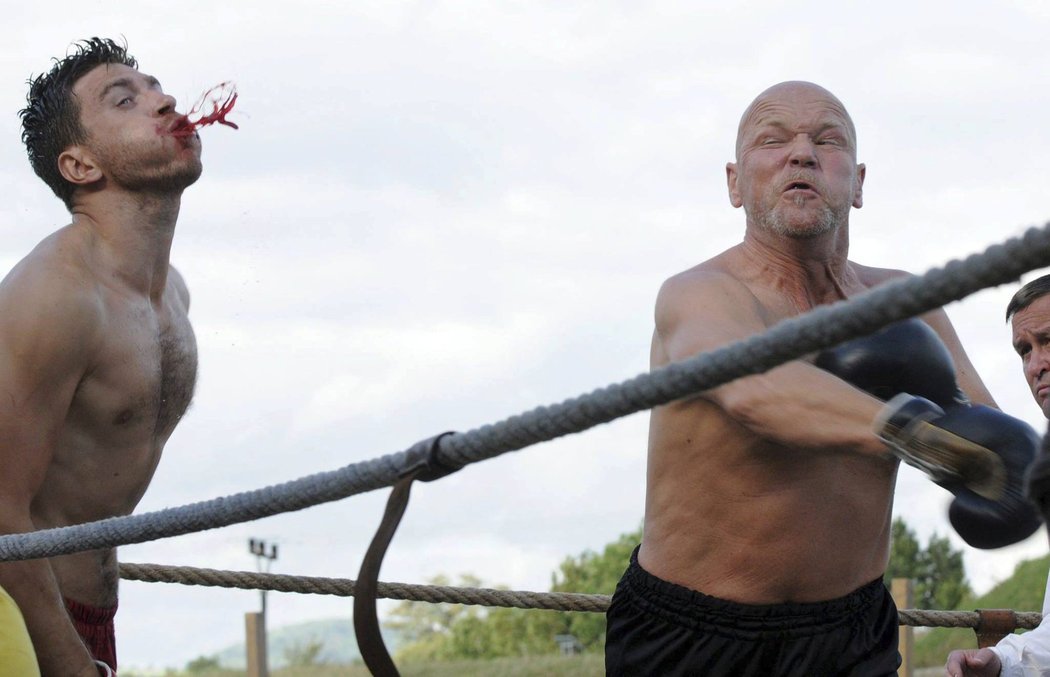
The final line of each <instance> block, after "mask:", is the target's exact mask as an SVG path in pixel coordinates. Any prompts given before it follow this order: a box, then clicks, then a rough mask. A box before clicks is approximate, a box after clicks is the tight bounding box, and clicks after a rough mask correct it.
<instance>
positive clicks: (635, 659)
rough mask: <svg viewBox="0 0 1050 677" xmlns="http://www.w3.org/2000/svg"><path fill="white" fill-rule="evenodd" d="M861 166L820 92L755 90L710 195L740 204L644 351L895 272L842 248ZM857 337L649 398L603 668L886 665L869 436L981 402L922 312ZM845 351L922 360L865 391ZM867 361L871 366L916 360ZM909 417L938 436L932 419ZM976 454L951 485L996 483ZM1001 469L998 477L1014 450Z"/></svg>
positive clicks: (892, 634)
mask: <svg viewBox="0 0 1050 677" xmlns="http://www.w3.org/2000/svg"><path fill="white" fill-rule="evenodd" d="M865 172H866V170H865V166H864V165H863V164H858V163H857V159H856V132H855V130H854V126H853V122H852V120H851V119H850V116H849V114H848V113H847V112H846V109H845V107H844V106H843V105H842V103H841V102H840V101H839V100H838V99H837V98H835V97H834V96H833V95H832V94H831V93H830V92H828V91H827V90H825V89H823V88H821V87H818V86H816V85H814V84H811V83H806V82H785V83H781V84H778V85H775V86H773V87H771V88H769V89H767V90H766V91H764V92H763V93H762V94H760V95H759V96H758V98H756V99H755V101H754V102H753V103H752V104H751V105H750V106H749V107H748V108H747V110H746V111H745V113H744V115H743V117H742V119H741V121H740V126H739V130H738V135H737V142H736V162H730V163H728V164H727V166H726V175H727V179H728V187H729V198H730V202H731V203H732V205H733V206H734V207H743V208H744V212H745V215H746V229H745V233H744V239H743V242H742V243H741V244H738V245H736V246H734V247H732V248H730V249H728V250H727V251H724V252H722V253H721V254H719V255H717V256H715V257H714V258H712V259H710V260H708V261H705V262H703V263H701V264H700V265H698V266H696V267H694V268H691V269H689V270H687V271H685V272H682V273H680V274H678V275H675V276H674V277H672V278H670V279H669V280H667V281H666V282H665V283H664V285H663V286H662V288H661V290H660V293H659V295H658V297H657V301H656V329H655V333H654V336H653V342H652V351H651V364H652V367H653V368H658V367H662V366H664V365H667V364H668V363H671V362H676V361H680V360H683V359H685V358H688V357H690V356H693V355H695V354H697V353H700V352H705V351H709V350H712V349H714V348H717V347H719V346H723V345H726V344H728V343H732V342H735V341H738V340H740V339H743V338H745V337H747V336H749V335H752V334H755V333H759V332H762V331H764V330H765V329H767V328H768V327H770V326H771V325H773V324H775V323H777V322H779V321H781V320H784V319H786V318H790V317H794V316H797V315H800V314H802V313H805V312H806V311H809V310H811V309H812V308H814V307H816V306H818V305H822V304H827V303H832V302H835V301H839V300H842V299H847V298H850V297H852V296H855V295H857V294H859V293H861V292H863V291H865V290H866V289H869V288H871V287H874V286H876V285H878V284H882V283H884V282H886V281H888V280H892V279H894V278H898V277H900V276H903V275H906V273H904V272H903V271H899V270H885V269H879V268H871V267H868V266H862V265H859V264H857V263H854V262H853V261H850V260H848V258H847V250H848V244H849V230H848V227H849V213H850V209H851V208H852V207H856V208H859V207H860V206H861V204H862V195H863V192H862V189H863V185H864V177H865ZM938 337H939V338H938ZM880 342H881V343H886V342H889V343H890V344H891V345H890V346H889V347H887V346H885V345H880ZM902 342H903V343H905V344H907V343H912V342H914V343H916V344H917V345H916V346H915V347H914V348H912V347H911V346H902V345H900V344H901V343H902ZM869 343H870V342H864V341H860V342H859V343H854V344H850V345H849V346H847V347H846V348H844V350H846V351H852V352H847V353H846V354H845V355H843V354H837V355H836V354H834V353H832V354H831V359H827V360H825V363H824V364H823V365H822V366H823V368H818V367H817V366H815V364H814V363H813V360H812V359H810V360H800V361H794V362H789V363H787V364H784V365H782V366H780V367H777V368H775V369H772V370H770V371H769V372H767V373H765V374H761V375H757V376H750V377H746V378H742V379H739V380H736V381H733V382H731V383H728V384H726V385H724V386H721V387H719V388H717V389H714V390H711V391H708V392H705V393H703V394H702V395H700V396H697V397H693V398H689V399H686V400H682V401H679V402H675V403H672V404H669V405H667V406H662V407H658V408H656V409H654V411H653V412H652V415H651V421H650V435H649V455H648V469H647V479H646V508H645V523H644V528H643V534H644V535H643V541H642V544H641V546H640V548H639V549H638V550H637V551H636V552H635V554H634V555H633V556H632V561H631V564H630V567H629V568H628V570H627V572H626V573H625V574H624V576H623V578H622V579H621V581H620V583H619V585H618V587H617V590H616V594H615V595H614V596H613V600H612V604H611V606H610V608H609V611H608V618H607V620H608V633H607V640H606V669H607V672H608V674H609V675H661V676H666V675H705V676H712V675H733V676H734V677H737V676H740V675H761V676H762V677H771V676H773V675H807V676H811V675H820V676H821V677H825V676H827V675H864V676H869V675H892V674H895V673H896V670H897V667H898V665H899V661H900V658H899V656H898V653H897V626H898V618H897V613H896V609H895V607H894V605H893V601H892V599H891V598H890V597H889V595H888V594H887V592H886V590H885V587H884V586H883V584H882V575H883V572H884V570H885V567H886V564H887V561H888V552H889V543H890V517H891V509H892V501H893V493H894V483H895V479H896V474H897V466H898V462H897V459H896V456H894V455H892V454H891V453H889V452H890V451H892V452H893V453H894V454H897V455H900V456H908V455H909V454H912V455H914V454H916V453H921V450H919V446H921V445H917V444H915V442H916V441H917V440H916V439H915V437H914V434H916V430H917V429H916V428H915V427H913V426H911V425H910V424H911V423H912V422H918V421H920V420H921V419H923V418H924V417H927V416H928V417H929V418H928V419H927V420H931V421H934V422H939V420H940V419H939V418H938V417H940V416H941V415H944V418H950V417H952V416H955V417H958V416H962V415H963V414H952V413H951V411H955V410H960V411H962V410H965V412H964V413H967V412H972V413H973V414H974V415H977V412H978V411H980V412H984V411H986V408H985V407H972V406H970V405H971V404H986V405H992V404H993V402H992V397H991V395H990V394H989V392H988V390H987V389H986V388H985V386H984V385H983V384H982V382H981V381H980V379H979V378H978V376H977V375H976V373H975V371H974V369H973V366H972V365H971V363H970V360H969V359H968V358H967V356H966V354H965V353H964V351H963V349H962V347H961V345H960V342H959V340H958V338H957V336H956V333H955V331H954V329H953V328H952V326H951V324H950V322H949V320H948V317H947V316H946V314H945V313H944V312H943V311H941V310H938V311H936V312H931V313H929V314H927V315H925V316H923V317H922V321H919V320H911V321H909V322H905V323H902V324H901V325H900V326H899V327H898V328H896V329H894V330H893V331H892V332H889V333H887V334H885V335H882V336H880V338H879V339H877V340H875V345H869ZM853 353H860V354H861V360H860V361H861V362H862V363H865V365H866V363H867V362H869V361H871V360H875V361H878V360H881V359H886V358H892V357H900V356H901V355H902V354H904V355H905V356H914V359H915V360H916V361H917V362H919V363H920V364H921V365H922V369H923V370H927V371H929V373H928V374H927V373H925V372H923V373H922V375H921V377H920V378H919V379H918V380H919V381H920V383H901V384H896V383H891V384H890V392H883V390H882V389H881V386H880V385H879V384H873V383H862V381H864V374H863V373H850V370H851V369H852V368H853V367H851V365H854V366H855V365H856V360H855V359H854V357H855V355H854V354H853ZM927 353H929V355H927ZM874 367H875V368H874V369H871V370H868V371H871V372H872V373H875V374H879V375H881V374H883V373H885V372H891V373H890V376H891V380H892V379H894V378H899V379H902V380H905V381H906V379H907V378H908V376H909V374H914V373H916V369H912V368H908V369H899V368H898V369H897V371H904V372H906V373H903V374H900V373H892V372H894V367H893V366H892V365H890V366H888V367H887V368H883V367H882V365H879V364H876V365H874ZM836 369H839V370H841V372H842V373H839V374H837V375H836V374H835V373H833V372H834V371H835V370H836ZM865 369H866V366H865ZM865 369H861V370H860V371H861V372H864V371H865ZM848 377H852V378H854V379H856V382H854V383H853V384H851V382H848V381H847V380H846V378H848ZM880 377H881V376H880ZM957 384H958V385H957ZM898 386H899V387H898ZM959 386H961V391H962V393H960V392H959ZM927 388H928V392H916V391H917V390H923V389H927ZM909 392H910V393H911V395H922V396H923V398H926V399H923V398H918V397H912V396H911V395H907V394H904V393H909ZM963 393H964V394H965V396H964V395H963ZM876 394H878V395H880V397H876ZM897 394H902V396H903V398H904V399H897V398H895V397H893V396H894V395H897ZM967 398H968V400H969V401H968V402H967ZM885 399H890V400H891V403H887V402H885V401H884V400H885ZM929 400H933V402H931V401H929ZM891 404H892V406H891ZM946 410H951V411H949V413H947V414H946V413H945V411H946ZM938 412H939V413H938ZM995 413H996V414H998V412H995ZM999 415H1000V416H1001V414H999ZM877 419H878V421H877ZM1007 425H1008V424H1007ZM1021 425H1022V426H1023V424H1021ZM920 427H923V431H924V432H923V433H922V435H924V436H925V435H930V437H929V438H928V439H925V442H927V443H930V442H932V443H933V444H934V445H936V444H938V440H939V436H941V432H942V431H941V430H940V429H935V426H933V425H929V426H926V425H923V426H920ZM948 427H949V428H950V427H952V426H951V425H949V426H948ZM905 430H907V431H911V432H907V433H904V434H901V431H905ZM1023 432H1024V431H1022V432H1021V433H1019V438H1023V439H1019V440H1018V441H1017V445H1018V446H1019V447H1023V448H1021V449H1020V450H1019V451H1018V452H1017V453H1019V454H1020V455H1022V456H1023V455H1025V454H1027V455H1028V456H1027V457H1028V458H1031V456H1032V455H1034V452H1035V444H1036V443H1037V441H1038V440H1037V439H1036V440H1035V441H1033V440H1032V439H1030V438H1029V437H1026V435H1025V434H1022V433H1023ZM877 433H878V434H877ZM1011 439H1013V438H1011ZM947 444H950V443H948V442H946V445H947ZM1028 447H1030V448H1028ZM979 453H983V452H979ZM909 458H911V460H912V461H913V462H916V463H917V464H918V463H919V462H920V459H916V458H914V457H909ZM995 467H998V466H995ZM993 469H994V468H993V464H989V465H987V466H982V467H981V469H979V470H978V471H976V472H974V473H972V474H971V475H970V476H968V477H966V482H967V484H966V486H967V487H969V486H975V487H977V488H978V489H979V490H980V491H985V492H986V493H987V494H988V495H989V496H997V497H999V496H1002V494H1001V493H999V492H998V490H996V489H989V486H984V487H980V486H979V485H981V484H982V483H985V482H986V480H987V483H988V484H989V485H990V484H994V482H992V481H991V480H988V477H986V475H987V474H989V473H991V474H995V473H992V470H993ZM999 470H1001V468H1000V469H999ZM954 472H955V474H952V473H951V472H946V474H941V475H938V478H939V479H940V480H942V481H943V482H944V483H945V484H946V485H949V484H952V483H953V480H958V479H959V478H960V477H962V474H960V473H963V471H962V470H960V469H959V468H955V470H954ZM966 472H969V471H966ZM995 472H996V473H998V472H999V471H998V470H996V471H995ZM1008 475H1009V478H1008V481H1009V483H1010V489H1011V491H1013V490H1015V489H1016V488H1017V485H1018V482H1019V477H1018V473H1017V471H1016V468H1013V467H1011V472H1010V473H1008ZM996 476H997V477H1001V475H996ZM953 486H954V485H953ZM956 488H958V487H956ZM999 488H1000V489H1001V488H1002V487H999ZM962 491H963V492H964V493H968V492H969V489H962ZM966 498H967V499H972V498H974V497H973V495H972V494H971V495H969V496H967V497H966ZM981 500H985V499H981ZM965 517H966V518H969V517H971V516H970V515H966V516H965ZM960 521H961V520H960ZM955 523H956V522H955V521H954V520H953V524H955ZM964 526H965V525H964ZM978 532H979V533H978V539H980V538H981V537H983V536H985V535H987V534H986V533H984V531H983V529H981V528H979V529H978Z"/></svg>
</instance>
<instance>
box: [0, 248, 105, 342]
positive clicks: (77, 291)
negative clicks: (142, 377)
mask: <svg viewBox="0 0 1050 677" xmlns="http://www.w3.org/2000/svg"><path fill="white" fill-rule="evenodd" d="M83 237H84V235H83V234H82V233H78V232H76V231H75V230H71V229H69V228H65V229H62V230H59V231H57V232H55V233H52V234H51V235H50V236H48V237H47V238H45V239H44V240H43V241H41V242H40V243H39V244H38V245H37V246H36V247H35V248H34V249H33V250H32V251H31V252H29V254H27V255H26V256H25V258H23V259H22V260H21V261H19V262H18V263H17V264H15V266H14V267H13V268H12V269H11V271H10V272H9V273H8V274H7V276H6V277H4V279H3V281H2V282H0V317H3V318H4V319H3V322H0V337H2V338H3V340H4V341H5V343H7V344H8V345H9V346H10V345H12V343H14V344H26V345H31V344H33V343H34V342H37V341H40V340H42V339H50V340H58V339H62V338H64V337H68V336H70V334H69V332H75V333H76V336H77V337H78V341H79V343H80V344H81V345H82V346H84V345H86V344H88V343H89V341H90V339H91V338H92V336H93V333H94V332H93V331H92V330H93V329H95V328H97V326H98V325H99V323H100V321H101V317H102V313H103V309H102V307H101V302H100V295H99V292H98V281H97V280H96V279H95V278H94V276H93V275H92V273H91V266H90V264H89V262H88V251H87V244H86V243H85V242H84V241H83ZM63 329H65V330H66V332H67V333H65V334H62V333H61V332H62V330H63Z"/></svg>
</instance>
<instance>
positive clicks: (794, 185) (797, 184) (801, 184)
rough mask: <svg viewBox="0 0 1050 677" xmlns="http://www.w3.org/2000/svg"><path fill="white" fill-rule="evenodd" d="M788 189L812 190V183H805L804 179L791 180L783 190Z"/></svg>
mask: <svg viewBox="0 0 1050 677" xmlns="http://www.w3.org/2000/svg"><path fill="white" fill-rule="evenodd" d="M789 190H813V185H812V184H809V183H806V182H805V181H792V182H791V183H789V184H788V185H787V188H785V189H784V192H787V191H789ZM814 192H815V191H814Z"/></svg>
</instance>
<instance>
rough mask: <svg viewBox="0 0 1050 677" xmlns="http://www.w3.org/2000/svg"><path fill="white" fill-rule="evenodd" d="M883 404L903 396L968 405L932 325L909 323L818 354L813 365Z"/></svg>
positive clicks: (890, 326) (904, 322)
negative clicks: (916, 396) (882, 401)
mask: <svg viewBox="0 0 1050 677" xmlns="http://www.w3.org/2000/svg"><path fill="white" fill-rule="evenodd" d="M813 364H814V365H816V366H817V367H820V368H821V369H823V370H825V371H827V372H829V373H831V374H834V375H835V376H838V377H839V378H841V379H842V380H843V381H846V382H848V383H850V384H851V385H853V386H856V387H857V388H860V389H861V390H864V391H866V392H868V393H871V394H872V395H874V396H875V397H877V398H879V399H880V400H889V399H890V398H892V397H893V396H894V395H897V394H899V393H910V394H912V395H919V396H921V397H925V398H926V399H928V400H932V401H933V402H935V403H937V404H939V405H941V406H942V407H947V406H951V405H953V404H965V403H966V402H967V398H966V395H965V394H964V393H963V392H962V391H961V390H960V389H959V386H958V385H957V384H956V382H955V361H954V360H953V359H952V355H951V353H950V352H948V348H947V347H946V346H945V345H944V343H943V342H942V341H941V337H940V336H938V335H937V332H935V331H934V330H933V329H931V328H930V326H929V325H928V324H926V323H925V322H923V321H922V320H918V319H915V318H911V319H908V320H904V321H902V322H896V323H894V324H891V325H889V326H887V327H884V328H883V329H881V330H880V331H877V332H875V333H873V334H869V335H867V336H861V337H860V338H856V339H853V340H851V341H846V342H845V343H842V344H840V345H838V346H835V347H834V348H829V349H828V350H825V351H823V352H821V353H819V354H818V355H817V357H816V359H815V360H814V362H813Z"/></svg>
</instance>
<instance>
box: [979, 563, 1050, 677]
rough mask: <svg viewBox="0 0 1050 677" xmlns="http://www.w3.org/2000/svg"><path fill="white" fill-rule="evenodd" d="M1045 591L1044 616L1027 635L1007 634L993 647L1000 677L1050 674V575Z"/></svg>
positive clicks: (1035, 676) (1034, 676)
mask: <svg viewBox="0 0 1050 677" xmlns="http://www.w3.org/2000/svg"><path fill="white" fill-rule="evenodd" d="M1046 586H1047V591H1046V592H1045V593H1043V620H1042V622H1040V623H1039V625H1038V626H1037V627H1036V628H1035V629H1033V630H1030V631H1029V632H1026V633H1024V634H1023V635H1012V634H1011V635H1007V636H1006V637H1003V638H1002V639H1001V640H1000V641H999V643H998V644H996V645H995V646H993V647H992V651H994V652H995V653H996V655H997V656H999V662H1000V663H1002V669H1001V670H1000V672H999V675H1000V677H1039V676H1041V675H1046V676H1050V576H1047V581H1046Z"/></svg>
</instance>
